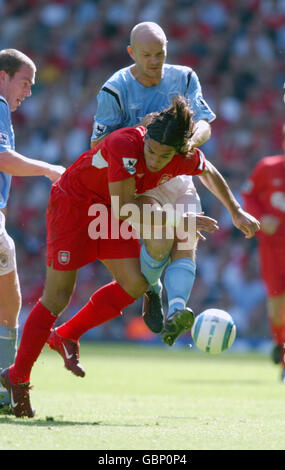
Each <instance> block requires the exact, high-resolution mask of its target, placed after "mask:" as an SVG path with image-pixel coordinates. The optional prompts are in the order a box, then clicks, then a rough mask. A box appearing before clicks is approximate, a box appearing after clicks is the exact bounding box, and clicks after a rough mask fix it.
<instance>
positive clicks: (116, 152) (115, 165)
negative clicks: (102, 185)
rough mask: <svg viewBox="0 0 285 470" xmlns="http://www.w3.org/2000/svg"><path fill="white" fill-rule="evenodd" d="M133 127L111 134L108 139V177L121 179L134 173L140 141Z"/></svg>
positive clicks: (110, 179)
mask: <svg viewBox="0 0 285 470" xmlns="http://www.w3.org/2000/svg"><path fill="white" fill-rule="evenodd" d="M135 129H136V128H134V129H129V130H128V131H125V132H118V133H114V134H112V136H110V137H109V141H108V147H107V151H108V157H109V158H108V161H109V166H108V179H109V181H110V182H115V181H121V180H124V179H127V178H130V177H132V176H134V175H135V174H136V171H137V163H138V159H139V155H140V153H141V148H142V143H141V139H140V136H139V133H137V132H135Z"/></svg>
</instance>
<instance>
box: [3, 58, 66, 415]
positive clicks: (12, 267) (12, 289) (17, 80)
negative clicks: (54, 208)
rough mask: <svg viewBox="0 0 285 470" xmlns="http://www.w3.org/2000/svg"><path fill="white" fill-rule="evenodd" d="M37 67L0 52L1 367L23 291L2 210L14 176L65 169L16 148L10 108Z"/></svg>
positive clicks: (8, 355) (10, 348) (10, 349)
mask: <svg viewBox="0 0 285 470" xmlns="http://www.w3.org/2000/svg"><path fill="white" fill-rule="evenodd" d="M35 73H36V67H35V64H34V63H33V61H32V60H31V59H30V58H29V57H27V56H26V55H25V54H23V53H21V52H20V51H17V50H15V49H5V50H2V51H0V370H1V369H4V368H6V367H8V366H9V365H11V364H12V363H13V362H14V358H15V352H16V343H17V319H18V315H19V312H20V308H21V292H20V285H19V278H18V273H17V265H16V256H15V244H14V242H13V240H12V238H11V237H10V236H9V235H8V233H7V231H6V229H5V215H4V212H3V210H2V209H4V208H5V207H6V205H7V201H8V197H9V192H10V186H11V179H12V176H13V175H15V176H36V175H38V176H40V175H45V176H47V177H48V178H49V179H50V180H51V181H54V180H56V179H57V178H59V176H60V175H61V174H62V173H63V172H64V170H65V168H63V167H62V166H59V165H50V164H49V163H45V162H42V161H39V160H33V159H30V158H27V157H25V156H23V155H21V154H19V153H17V152H16V151H15V138H14V131H13V126H12V121H11V111H15V110H16V109H17V108H18V106H20V105H21V103H22V101H23V100H24V99H25V98H27V97H28V96H30V95H31V86H32V85H33V84H34V82H35ZM7 404H9V397H8V392H7V391H6V389H2V387H1V386H0V408H2V409H3V410H4V411H5V405H7Z"/></svg>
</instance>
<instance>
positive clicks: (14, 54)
mask: <svg viewBox="0 0 285 470" xmlns="http://www.w3.org/2000/svg"><path fill="white" fill-rule="evenodd" d="M22 65H28V66H29V67H31V68H33V69H34V70H36V67H35V64H34V62H33V61H32V60H31V59H30V58H29V57H27V56H26V55H25V54H23V52H21V51H18V50H17V49H3V50H2V51H0V70H4V71H5V72H6V73H7V74H8V75H9V76H10V77H11V78H12V77H13V76H14V75H15V73H16V72H18V70H19V69H20V67H21V66H22Z"/></svg>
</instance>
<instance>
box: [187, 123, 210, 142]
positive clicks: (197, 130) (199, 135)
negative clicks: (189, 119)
mask: <svg viewBox="0 0 285 470" xmlns="http://www.w3.org/2000/svg"><path fill="white" fill-rule="evenodd" d="M210 137H211V124H210V123H209V122H208V121H206V120H205V119H200V120H199V121H197V122H195V125H194V132H193V135H192V137H191V139H190V140H189V142H188V145H189V149H192V148H193V147H200V145H202V144H204V143H205V142H207V140H209V139H210Z"/></svg>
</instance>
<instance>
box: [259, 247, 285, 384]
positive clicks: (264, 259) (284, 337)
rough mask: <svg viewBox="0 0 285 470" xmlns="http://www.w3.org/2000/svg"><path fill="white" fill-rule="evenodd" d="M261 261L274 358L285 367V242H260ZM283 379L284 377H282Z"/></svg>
mask: <svg viewBox="0 0 285 470" xmlns="http://www.w3.org/2000/svg"><path fill="white" fill-rule="evenodd" d="M258 251H259V261H260V268H261V275H262V279H263V281H264V283H265V285H266V289H267V293H268V320H269V325H270V329H271V332H272V338H273V341H274V343H275V346H274V349H273V352H272V358H273V360H274V362H275V363H281V365H282V375H285V374H284V373H283V371H284V369H285V357H284V353H285V348H284V344H285V291H284V282H285V264H284V262H282V261H283V260H284V259H285V246H284V244H276V243H275V244H272V243H267V242H266V241H260V242H259V250H258ZM282 380H283V378H282Z"/></svg>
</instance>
